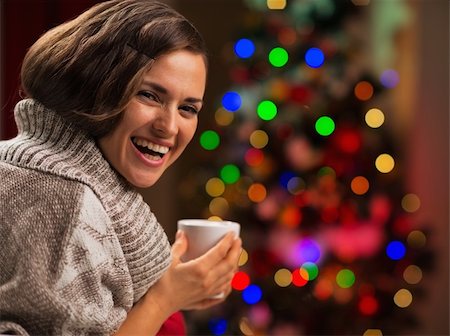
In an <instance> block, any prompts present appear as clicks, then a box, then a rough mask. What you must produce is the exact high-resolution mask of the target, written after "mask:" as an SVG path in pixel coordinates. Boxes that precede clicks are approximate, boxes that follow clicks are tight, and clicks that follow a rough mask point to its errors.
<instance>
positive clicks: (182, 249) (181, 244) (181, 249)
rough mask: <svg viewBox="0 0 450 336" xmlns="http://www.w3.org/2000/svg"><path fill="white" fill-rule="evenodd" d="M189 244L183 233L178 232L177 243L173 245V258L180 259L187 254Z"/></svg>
mask: <svg viewBox="0 0 450 336" xmlns="http://www.w3.org/2000/svg"><path fill="white" fill-rule="evenodd" d="M187 246H188V242H187V239H186V235H185V234H184V232H183V231H181V230H178V231H177V234H176V236H175V242H174V243H173V245H172V256H173V257H174V258H177V259H180V258H181V256H182V255H183V254H185V253H186V250H187Z"/></svg>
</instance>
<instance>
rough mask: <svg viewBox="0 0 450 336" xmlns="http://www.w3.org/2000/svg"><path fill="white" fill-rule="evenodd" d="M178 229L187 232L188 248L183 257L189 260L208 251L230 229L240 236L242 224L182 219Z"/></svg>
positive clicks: (184, 259)
mask: <svg viewBox="0 0 450 336" xmlns="http://www.w3.org/2000/svg"><path fill="white" fill-rule="evenodd" d="M178 229H179V230H182V231H183V232H184V233H185V234H186V238H187V240H188V250H187V251H186V253H185V254H184V255H183V256H182V258H181V259H182V260H183V261H188V260H191V259H195V258H198V257H200V256H201V255H203V254H205V253H206V252H208V250H210V249H211V248H212V247H214V245H216V244H217V243H218V242H219V241H220V240H221V239H222V238H223V237H224V236H225V235H226V234H227V233H228V232H230V231H233V232H234V233H235V235H236V238H237V237H239V234H240V230H241V226H240V225H239V223H236V222H230V221H215V220H207V219H180V220H179V221H178Z"/></svg>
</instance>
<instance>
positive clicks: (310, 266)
mask: <svg viewBox="0 0 450 336" xmlns="http://www.w3.org/2000/svg"><path fill="white" fill-rule="evenodd" d="M302 268H304V269H305V270H306V271H307V272H308V276H309V278H308V281H311V280H314V279H315V278H317V275H318V274H319V268H318V267H317V265H316V264H315V263H313V262H311V261H307V262H305V263H304V264H303V265H302Z"/></svg>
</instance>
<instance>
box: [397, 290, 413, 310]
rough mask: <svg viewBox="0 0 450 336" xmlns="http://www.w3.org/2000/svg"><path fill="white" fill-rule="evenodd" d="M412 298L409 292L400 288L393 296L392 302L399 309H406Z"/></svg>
mask: <svg viewBox="0 0 450 336" xmlns="http://www.w3.org/2000/svg"><path fill="white" fill-rule="evenodd" d="M412 300H413V297H412V294H411V292H410V291H409V290H407V289H405V288H402V289H400V290H398V291H397V293H395V295H394V302H395V304H396V305H397V306H399V307H400V308H406V307H408V306H409V305H410V304H411V303H412Z"/></svg>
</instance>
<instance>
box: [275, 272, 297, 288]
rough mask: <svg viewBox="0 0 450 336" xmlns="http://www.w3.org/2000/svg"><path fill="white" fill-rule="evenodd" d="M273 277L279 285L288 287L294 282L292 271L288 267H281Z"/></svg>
mask: <svg viewBox="0 0 450 336" xmlns="http://www.w3.org/2000/svg"><path fill="white" fill-rule="evenodd" d="M273 279H274V280H275V283H276V284H277V285H278V286H280V287H287V286H289V285H290V284H291V282H292V273H291V271H289V270H288V269H286V268H281V269H279V270H278V271H277V272H276V273H275V275H274V277H273Z"/></svg>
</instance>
